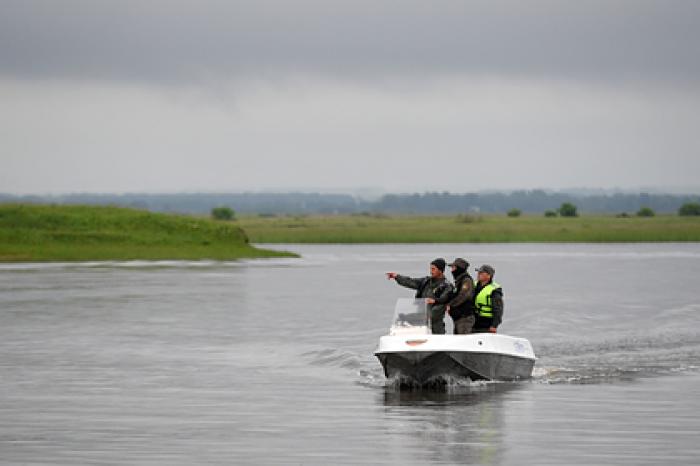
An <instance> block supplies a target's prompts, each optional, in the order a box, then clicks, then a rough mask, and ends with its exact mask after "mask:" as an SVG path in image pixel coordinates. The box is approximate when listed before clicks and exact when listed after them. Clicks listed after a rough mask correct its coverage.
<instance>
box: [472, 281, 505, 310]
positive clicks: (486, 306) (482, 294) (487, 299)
mask: <svg viewBox="0 0 700 466" xmlns="http://www.w3.org/2000/svg"><path fill="white" fill-rule="evenodd" d="M478 284H479V282H478V281H475V282H474V287H476V286H477V285H478ZM500 287H501V285H499V284H498V283H496V282H491V283H489V284H488V285H486V286H485V287H483V288H482V289H481V290H480V291H479V294H478V295H476V298H474V305H475V306H476V315H478V316H481V317H493V304H492V303H491V294H492V293H493V290H497V289H498V288H500Z"/></svg>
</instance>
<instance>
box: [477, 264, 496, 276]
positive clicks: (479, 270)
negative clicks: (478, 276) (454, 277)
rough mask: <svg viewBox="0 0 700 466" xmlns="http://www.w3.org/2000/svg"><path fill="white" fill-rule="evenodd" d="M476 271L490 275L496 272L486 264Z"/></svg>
mask: <svg viewBox="0 0 700 466" xmlns="http://www.w3.org/2000/svg"><path fill="white" fill-rule="evenodd" d="M476 271H477V272H486V273H487V274H489V275H491V276H492V277H493V276H494V275H495V274H496V269H494V268H493V267H491V266H490V265H488V264H484V265H482V266H481V267H479V268H478V269H476Z"/></svg>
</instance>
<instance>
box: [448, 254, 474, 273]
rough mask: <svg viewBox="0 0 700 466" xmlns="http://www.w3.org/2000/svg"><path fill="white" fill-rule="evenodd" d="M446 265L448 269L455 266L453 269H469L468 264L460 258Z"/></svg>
mask: <svg viewBox="0 0 700 466" xmlns="http://www.w3.org/2000/svg"><path fill="white" fill-rule="evenodd" d="M447 265H449V266H450V267H452V266H455V267H457V268H458V269H464V270H467V267H469V262H467V261H465V260H464V259H462V258H461V257H458V258H457V259H455V260H454V261H452V263H451V264H447Z"/></svg>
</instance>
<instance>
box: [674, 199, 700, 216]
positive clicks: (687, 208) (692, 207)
mask: <svg viewBox="0 0 700 466" xmlns="http://www.w3.org/2000/svg"><path fill="white" fill-rule="evenodd" d="M678 215H683V216H689V215H700V203H698V202H686V203H685V204H683V205H682V206H681V207H680V209H678Z"/></svg>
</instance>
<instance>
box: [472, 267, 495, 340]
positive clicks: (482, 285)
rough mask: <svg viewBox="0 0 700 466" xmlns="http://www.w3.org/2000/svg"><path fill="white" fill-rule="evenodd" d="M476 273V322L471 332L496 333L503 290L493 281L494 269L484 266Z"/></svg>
mask: <svg viewBox="0 0 700 466" xmlns="http://www.w3.org/2000/svg"><path fill="white" fill-rule="evenodd" d="M476 271H477V273H478V275H477V281H476V283H475V284H474V285H475V288H474V310H475V312H476V322H474V329H473V330H472V332H473V333H484V332H491V333H496V329H497V328H498V326H499V325H500V324H501V319H502V318H503V290H502V289H501V285H499V284H498V283H496V282H494V281H493V276H494V275H495V274H496V269H494V268H493V267H491V266H490V265H486V264H484V265H482V266H481V267H479V268H478V269H476Z"/></svg>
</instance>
